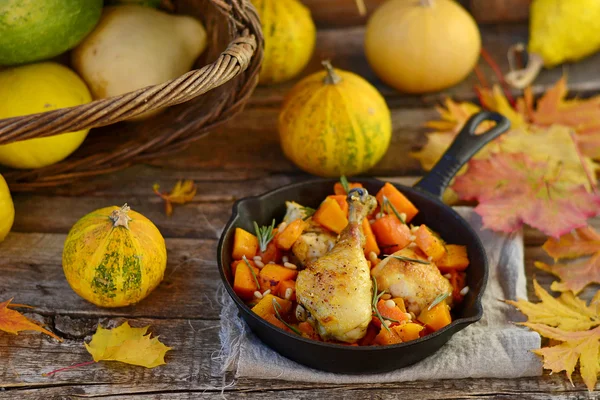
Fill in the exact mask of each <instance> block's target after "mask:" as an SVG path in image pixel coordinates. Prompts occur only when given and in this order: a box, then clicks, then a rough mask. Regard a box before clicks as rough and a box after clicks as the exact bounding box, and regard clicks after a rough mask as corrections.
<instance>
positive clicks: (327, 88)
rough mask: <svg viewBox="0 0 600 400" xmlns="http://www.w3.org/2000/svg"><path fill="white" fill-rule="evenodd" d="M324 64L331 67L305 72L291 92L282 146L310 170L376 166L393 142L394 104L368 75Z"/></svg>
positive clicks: (333, 172)
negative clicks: (389, 104) (388, 101)
mask: <svg viewBox="0 0 600 400" xmlns="http://www.w3.org/2000/svg"><path fill="white" fill-rule="evenodd" d="M324 65H325V66H326V71H322V72H317V73H315V74H313V75H310V76H308V77H306V78H304V79H303V80H301V81H300V82H298V83H297V84H296V85H295V86H294V87H293V88H292V90H291V91H290V93H289V94H288V96H287V97H286V100H285V101H284V104H283V109H282V111H281V114H280V116H279V135H280V139H281V146H282V148H283V151H284V153H285V155H286V156H287V157H288V158H289V159H290V160H292V161H293V162H294V163H295V164H296V165H298V166H299V167H300V168H302V169H303V170H305V171H307V172H310V173H311V174H315V175H319V176H327V177H337V176H340V175H347V176H349V175H355V174H359V173H361V172H363V171H366V170H368V169H369V168H371V167H372V166H374V165H375V164H376V163H377V162H378V161H379V160H380V159H381V157H383V155H384V154H385V152H386V150H387V148H388V146H389V144H390V139H391V136H392V121H391V117H390V110H389V109H388V107H387V104H386V103H385V100H384V99H383V97H382V96H381V95H380V94H379V92H378V91H377V89H375V88H374V87H373V86H371V85H370V84H369V83H368V82H367V81H366V80H364V79H363V78H361V77H360V76H358V75H356V74H353V73H351V72H347V71H341V70H334V69H333V68H332V67H331V64H329V62H324Z"/></svg>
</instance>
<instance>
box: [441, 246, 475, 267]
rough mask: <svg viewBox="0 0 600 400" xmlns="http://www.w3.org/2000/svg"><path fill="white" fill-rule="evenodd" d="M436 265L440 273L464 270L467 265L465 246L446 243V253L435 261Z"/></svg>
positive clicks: (467, 258)
mask: <svg viewBox="0 0 600 400" xmlns="http://www.w3.org/2000/svg"><path fill="white" fill-rule="evenodd" d="M436 265H437V266H438V268H439V269H440V271H441V272H442V273H447V272H450V271H464V270H465V269H467V267H468V266H469V257H468V256H467V246H460V245H457V244H448V245H446V254H445V255H444V256H443V257H442V258H440V259H439V260H438V261H436Z"/></svg>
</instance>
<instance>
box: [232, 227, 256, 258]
mask: <svg viewBox="0 0 600 400" xmlns="http://www.w3.org/2000/svg"><path fill="white" fill-rule="evenodd" d="M256 250H258V238H257V237H256V236H254V235H253V234H251V233H250V232H246V231H245V230H243V229H242V228H235V234H234V236H233V253H232V256H233V259H234V260H241V259H242V258H243V257H244V256H246V258H249V259H251V258H252V257H254V256H255V255H256Z"/></svg>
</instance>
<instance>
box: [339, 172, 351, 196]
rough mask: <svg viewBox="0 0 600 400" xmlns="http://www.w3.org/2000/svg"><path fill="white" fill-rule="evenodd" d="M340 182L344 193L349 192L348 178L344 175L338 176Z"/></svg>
mask: <svg viewBox="0 0 600 400" xmlns="http://www.w3.org/2000/svg"><path fill="white" fill-rule="evenodd" d="M340 184H341V185H342V187H343V188H344V190H345V191H346V194H348V193H350V184H349V183H348V178H346V176H345V175H342V176H340Z"/></svg>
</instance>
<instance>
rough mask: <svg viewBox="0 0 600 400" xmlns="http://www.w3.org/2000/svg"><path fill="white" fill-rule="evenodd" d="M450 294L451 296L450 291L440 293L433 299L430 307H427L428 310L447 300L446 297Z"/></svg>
mask: <svg viewBox="0 0 600 400" xmlns="http://www.w3.org/2000/svg"><path fill="white" fill-rule="evenodd" d="M448 296H450V293H440V294H439V295H438V297H436V298H435V300H433V301H432V302H431V304H430V305H429V307H427V311H429V310H431V309H432V308H433V307H435V306H437V305H438V304H440V303H441V302H442V301H444V300H446V297H448Z"/></svg>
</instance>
